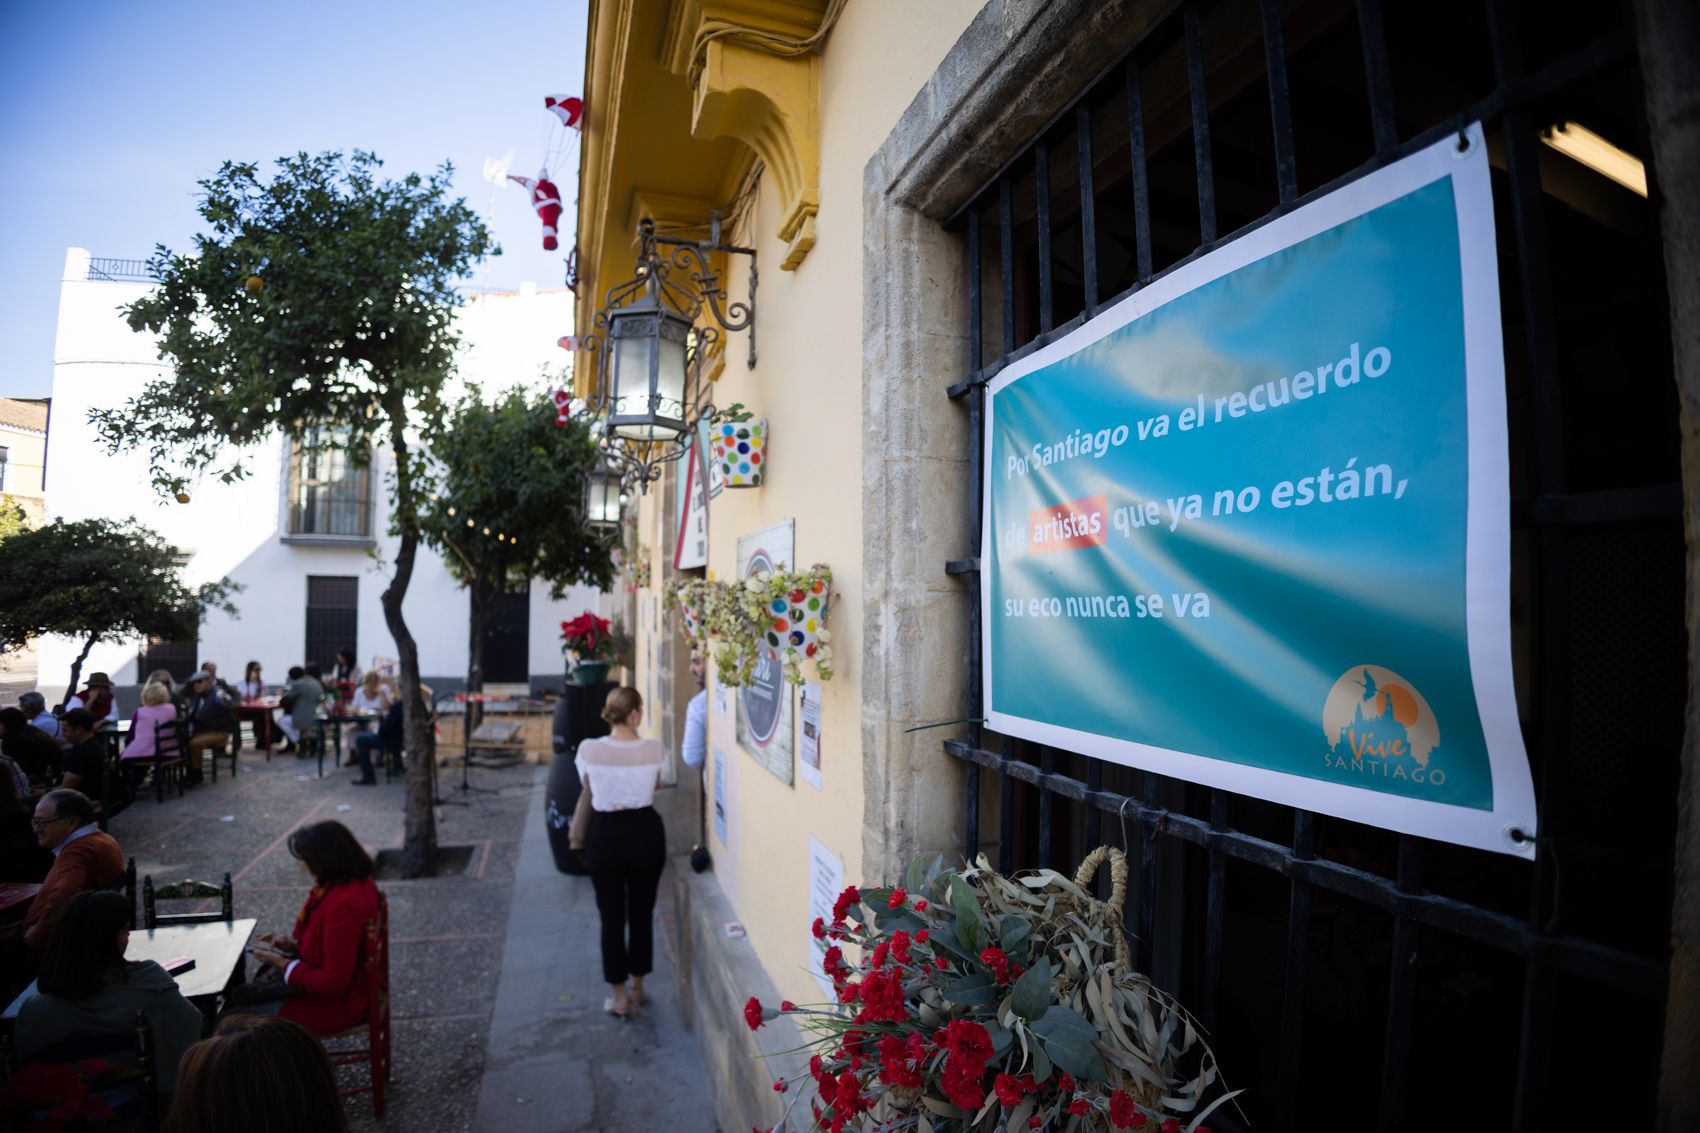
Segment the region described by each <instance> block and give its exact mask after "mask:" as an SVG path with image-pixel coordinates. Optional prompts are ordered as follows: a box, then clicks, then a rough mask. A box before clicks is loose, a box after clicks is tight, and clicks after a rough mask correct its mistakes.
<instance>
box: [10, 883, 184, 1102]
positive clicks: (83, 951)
mask: <svg viewBox="0 0 1700 1133" xmlns="http://www.w3.org/2000/svg"><path fill="white" fill-rule="evenodd" d="M129 943H130V901H129V899H128V898H126V897H125V896H124V895H123V894H122V893H110V892H106V893H82V894H79V895H77V896H75V897H73V898H71V900H70V901H69V902H67V903H66V905H65V907H64V908H63V909H62V910H60V913H59V923H58V925H57V926H56V927H55V929H54V932H53V947H52V948H50V949H49V950H48V951H47V953H46V955H44V956H43V957H42V958H41V974H40V975H39V976H38V977H37V978H36V988H37V990H38V992H39V994H38V995H35V996H33V997H31V998H30V999H28V1000H26V1001H25V1003H24V1005H23V1006H22V1007H20V1008H19V1009H18V1021H17V1026H16V1028H15V1030H14V1032H13V1042H14V1044H15V1045H16V1047H17V1050H18V1056H19V1057H20V1058H22V1059H23V1060H24V1061H26V1062H27V1061H29V1060H30V1059H32V1058H36V1057H38V1056H40V1055H42V1054H43V1053H44V1052H45V1051H46V1050H47V1048H49V1047H52V1046H53V1045H54V1044H55V1043H59V1042H62V1041H63V1040H65V1039H68V1038H70V1037H72V1036H73V1035H78V1034H89V1033H93V1034H108V1033H110V1034H126V1035H128V1034H134V1033H135V1029H136V1012H137V1011H140V1012H141V1013H142V1014H143V1015H145V1016H146V1017H147V1020H148V1026H149V1029H150V1030H151V1031H152V1032H153V1063H154V1072H155V1081H156V1084H157V1088H158V1090H159V1092H160V1093H162V1094H169V1093H171V1092H172V1090H173V1089H174V1088H175V1086H176V1082H177V1063H178V1060H179V1059H180V1058H182V1057H183V1052H184V1051H186V1050H188V1049H189V1047H190V1046H191V1045H192V1044H194V1043H195V1042H196V1041H197V1040H198V1039H200V1037H201V1027H202V1024H203V1020H202V1017H201V1013H200V1012H199V1011H198V1010H196V1009H195V1005H194V1004H192V1003H190V1002H189V1001H188V1000H187V999H184V998H183V995H182V993H181V992H179V991H178V990H177V981H176V980H173V979H172V978H171V976H170V975H169V974H167V973H166V970H165V969H164V968H162V967H160V966H159V965H158V964H156V963H155V962H154V961H152V960H138V961H133V962H132V961H128V960H125V959H124V949H125V947H126V946H128V944H129ZM101 1057H102V1058H103V1059H109V1060H111V1061H113V1062H114V1063H118V1064H120V1065H122V1064H125V1063H126V1059H125V1058H124V1057H123V1056H122V1055H121V1054H102V1055H101ZM129 1064H132V1065H133V1060H130V1063H129Z"/></svg>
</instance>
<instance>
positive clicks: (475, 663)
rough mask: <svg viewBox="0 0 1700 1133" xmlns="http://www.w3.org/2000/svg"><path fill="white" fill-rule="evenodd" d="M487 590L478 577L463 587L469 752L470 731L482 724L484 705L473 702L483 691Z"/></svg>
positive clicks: (488, 609)
mask: <svg viewBox="0 0 1700 1133" xmlns="http://www.w3.org/2000/svg"><path fill="white" fill-rule="evenodd" d="M488 590H489V587H487V586H486V585H485V584H484V581H483V578H482V576H479V577H477V578H474V579H473V580H472V582H471V583H470V584H469V585H468V587H467V598H468V601H467V619H466V620H467V641H466V745H467V747H468V750H470V745H471V743H472V730H473V729H474V728H476V727H478V725H479V724H481V723H483V721H484V705H483V704H482V703H480V702H479V701H477V700H474V699H473V698H474V697H475V696H477V695H478V694H479V693H481V692H483V691H484V625H485V622H486V621H487V620H488V619H489V611H490V603H489V600H488V598H487V591H488Z"/></svg>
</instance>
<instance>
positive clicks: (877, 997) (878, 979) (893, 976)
mask: <svg viewBox="0 0 1700 1133" xmlns="http://www.w3.org/2000/svg"><path fill="white" fill-rule="evenodd" d="M907 1018H909V1008H908V1006H907V1005H906V1004H905V1003H904V1001H903V977H902V975H901V974H900V973H898V972H895V971H883V970H882V971H873V972H869V973H868V974H867V975H866V976H865V977H863V979H862V1011H861V1014H859V1015H857V1016H856V1021H857V1022H859V1023H860V1022H872V1023H901V1022H903V1020H905V1019H907Z"/></svg>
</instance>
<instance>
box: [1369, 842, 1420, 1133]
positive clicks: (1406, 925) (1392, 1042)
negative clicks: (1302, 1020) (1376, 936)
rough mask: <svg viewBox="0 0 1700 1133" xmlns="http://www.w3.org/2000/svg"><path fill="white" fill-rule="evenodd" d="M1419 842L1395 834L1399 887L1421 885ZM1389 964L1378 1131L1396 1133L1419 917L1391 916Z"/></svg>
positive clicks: (1408, 889)
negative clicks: (1391, 949)
mask: <svg viewBox="0 0 1700 1133" xmlns="http://www.w3.org/2000/svg"><path fill="white" fill-rule="evenodd" d="M1422 876H1423V843H1422V839H1420V838H1416V837H1413V836H1412V835H1409V834H1401V835H1399V866H1398V873H1397V876H1396V877H1395V879H1394V884H1395V885H1396V886H1398V889H1399V892H1401V893H1416V892H1419V891H1420V890H1421V888H1422ZM1390 962H1391V964H1392V968H1393V972H1392V975H1391V977H1390V979H1389V981H1388V987H1387V1040H1386V1043H1385V1045H1384V1046H1383V1047H1382V1054H1381V1116H1380V1119H1379V1121H1378V1123H1377V1125H1376V1133H1399V1131H1400V1130H1402V1129H1403V1128H1405V1085H1406V1083H1407V1081H1408V1080H1409V1077H1410V1075H1409V1070H1410V1063H1411V1029H1412V1027H1413V1025H1414V1023H1415V1020H1414V1018H1413V1015H1414V1013H1415V1008H1416V999H1417V922H1416V921H1414V920H1412V919H1411V918H1410V917H1404V916H1397V917H1394V918H1393V954H1392V957H1391V961H1390Z"/></svg>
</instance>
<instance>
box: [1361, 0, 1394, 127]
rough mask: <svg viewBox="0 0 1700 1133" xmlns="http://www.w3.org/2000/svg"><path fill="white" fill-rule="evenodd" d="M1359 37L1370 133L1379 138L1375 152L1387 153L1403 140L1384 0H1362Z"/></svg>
mask: <svg viewBox="0 0 1700 1133" xmlns="http://www.w3.org/2000/svg"><path fill="white" fill-rule="evenodd" d="M1358 36H1359V39H1360V40H1361V41H1362V43H1363V49H1364V84H1365V86H1366V87H1367V88H1368V90H1367V92H1366V93H1367V94H1368V97H1369V125H1370V133H1371V136H1373V137H1374V138H1375V152H1376V153H1383V152H1385V151H1387V150H1390V149H1392V148H1393V146H1394V143H1396V142H1397V141H1398V140H1399V123H1398V120H1397V119H1396V118H1395V117H1394V114H1393V79H1392V72H1390V71H1389V70H1388V67H1387V31H1386V28H1385V26H1384V25H1383V23H1382V19H1381V0H1358Z"/></svg>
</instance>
